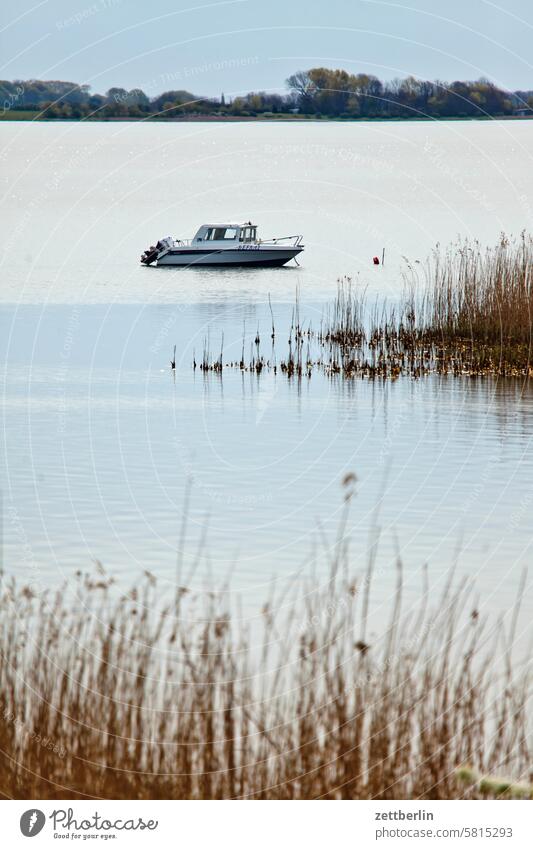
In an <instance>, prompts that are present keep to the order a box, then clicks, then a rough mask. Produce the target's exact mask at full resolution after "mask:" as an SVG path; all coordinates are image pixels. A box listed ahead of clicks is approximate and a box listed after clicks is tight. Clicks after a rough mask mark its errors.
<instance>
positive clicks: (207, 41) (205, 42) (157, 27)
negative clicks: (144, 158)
mask: <svg viewBox="0 0 533 849" xmlns="http://www.w3.org/2000/svg"><path fill="white" fill-rule="evenodd" d="M0 2H1V9H0V16H1V23H0V30H1V32H0V39H1V45H0V46H1V54H0V56H1V58H0V64H1V70H0V78H2V79H16V78H18V79H28V78H39V79H61V80H68V81H73V82H79V83H88V84H89V85H91V86H92V89H93V91H96V92H101V93H103V92H104V91H105V90H106V89H108V88H109V87H110V86H112V85H117V86H123V87H125V88H128V89H131V88H143V89H144V90H145V91H146V93H147V94H149V95H154V94H156V93H159V92H161V91H164V90H168V89H180V88H184V89H187V90H189V91H192V92H193V93H195V94H199V95H209V96H212V95H218V94H220V93H221V92H222V91H223V92H224V93H225V94H226V95H227V96H235V95H237V94H240V93H244V92H247V91H252V90H255V91H257V90H268V91H280V92H283V91H285V87H284V80H285V78H286V77H287V76H288V75H289V74H290V73H292V72H293V71H296V70H299V69H307V68H310V67H313V66H317V65H325V66H327V67H342V68H345V69H346V70H349V71H353V72H367V73H372V74H375V75H376V76H378V77H380V78H381V79H391V78H393V77H396V76H401V77H403V76H407V75H409V74H413V75H414V76H417V77H424V78H426V79H441V80H446V81H452V80H454V79H465V80H468V79H477V78H478V77H480V76H485V77H489V78H490V79H492V80H494V82H496V83H497V84H498V85H500V86H502V87H503V88H510V89H516V88H520V89H533V51H532V50H531V45H532V44H533V0H501V2H488V0H447V2H445V3H444V2H437V0H410V2H408V3H400V2H384V0H327V2H320V3H313V2H310V0H307V2H305V0H269V2H263V0H224V2H217V0H214V2H205V1H204V2H202V0H177V2H176V0H152V2H148V0H0Z"/></svg>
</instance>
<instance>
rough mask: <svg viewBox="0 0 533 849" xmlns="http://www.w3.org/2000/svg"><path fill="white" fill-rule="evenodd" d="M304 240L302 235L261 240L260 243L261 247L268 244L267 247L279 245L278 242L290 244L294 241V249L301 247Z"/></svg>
mask: <svg viewBox="0 0 533 849" xmlns="http://www.w3.org/2000/svg"><path fill="white" fill-rule="evenodd" d="M302 239H303V236H302V235H296V236H276V238H275V239H259V243H260V244H261V245H265V244H267V245H277V243H278V242H290V241H292V244H293V247H294V248H297V247H299V246H300V245H301V243H302Z"/></svg>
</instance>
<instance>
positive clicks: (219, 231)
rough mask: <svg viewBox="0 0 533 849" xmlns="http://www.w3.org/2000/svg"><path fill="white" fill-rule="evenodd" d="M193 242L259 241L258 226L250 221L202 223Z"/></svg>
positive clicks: (226, 243)
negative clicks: (244, 222)
mask: <svg viewBox="0 0 533 849" xmlns="http://www.w3.org/2000/svg"><path fill="white" fill-rule="evenodd" d="M192 241H193V244H194V243H198V242H202V243H203V242H221V243H223V244H224V245H225V246H227V247H229V243H231V242H235V243H236V244H239V243H242V242H257V226H256V225H255V224H252V222H251V221H248V222H247V223H246V224H202V226H201V227H200V229H199V230H198V232H197V233H196V235H195V237H194V239H193V240H192Z"/></svg>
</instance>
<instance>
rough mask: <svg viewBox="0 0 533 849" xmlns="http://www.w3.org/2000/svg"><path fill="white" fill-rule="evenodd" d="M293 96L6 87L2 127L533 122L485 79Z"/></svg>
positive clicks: (333, 78)
mask: <svg viewBox="0 0 533 849" xmlns="http://www.w3.org/2000/svg"><path fill="white" fill-rule="evenodd" d="M181 76H182V75H181V74H178V75H177V77H176V78H177V79H181ZM185 77H187V75H186V74H185ZM164 81H165V78H164V77H163V76H162V82H164ZM286 89H287V93H286V94H279V93H278V92H265V91H259V92H249V93H248V94H244V95H240V96H234V97H225V95H224V94H222V95H221V96H220V97H219V98H213V97H211V98H209V97H201V96H198V95H195V94H193V93H192V92H189V91H186V90H184V89H178V90H174V89H172V90H168V91H165V92H163V93H162V94H159V95H156V96H153V97H149V96H148V95H147V94H146V93H145V92H144V91H143V90H142V89H140V88H136V89H131V90H129V91H128V90H127V89H124V88H119V87H114V88H111V89H109V90H108V91H107V92H106V93H105V95H102V94H96V93H92V92H91V87H90V86H89V85H79V84H78V83H72V82H64V81H61V80H48V81H47V80H13V81H10V80H2V81H0V119H1V120H15V121H16V120H20V121H29V120H44V121H49V120H63V121H64V120H70V121H80V120H82V121H94V120H96V121H136V120H148V121H168V120H170V121H182V120H186V121H194V120H211V121H243V120H248V121H250V120H270V121H271V120H291V121H301V120H338V121H344V120H347V121H354V120H365V121H368V120H376V121H383V120H402V121H404V120H471V119H491V118H492V119H494V118H497V119H508V118H514V119H519V118H526V119H527V118H532V117H533V91H504V90H503V89H500V88H498V87H497V86H496V85H495V84H494V83H492V82H491V81H490V80H487V79H485V78H481V79H479V80H476V81H473V82H468V81H467V82H464V81H455V82H452V83H447V82H443V81H439V80H437V81H428V80H420V79H417V78H415V77H407V78H405V79H395V80H392V81H387V82H383V81H381V80H379V79H378V78H377V77H375V76H372V75H368V74H349V73H348V72H346V71H343V70H338V69H337V70H332V69H328V68H311V69H310V70H308V71H299V72H297V73H296V74H293V75H291V76H290V77H289V78H288V79H287V80H286Z"/></svg>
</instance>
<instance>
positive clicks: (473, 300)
mask: <svg viewBox="0 0 533 849" xmlns="http://www.w3.org/2000/svg"><path fill="white" fill-rule="evenodd" d="M532 321H533V240H532V238H531V237H530V236H527V235H526V234H525V233H522V235H521V236H520V238H519V239H518V240H511V239H509V238H507V237H506V236H503V235H502V237H501V239H500V241H499V242H498V244H497V245H496V246H495V247H493V248H487V249H485V250H483V249H482V248H481V246H480V245H479V243H477V242H473V243H470V242H468V241H460V242H457V243H455V244H453V245H451V246H449V247H448V248H447V249H444V250H442V249H440V248H439V247H437V249H436V250H435V251H434V253H433V256H432V257H431V258H430V259H429V260H428V262H427V263H426V264H425V265H424V266H422V265H420V264H409V263H408V265H407V268H406V270H405V272H404V292H403V294H402V296H401V297H400V299H399V300H398V302H397V303H395V304H391V303H388V302H387V300H385V299H377V300H376V301H375V302H374V304H373V305H369V304H368V302H367V292H366V290H364V289H360V288H358V287H355V286H354V285H353V283H352V280H351V279H350V278H348V277H345V278H342V279H341V280H339V281H338V291H337V297H336V298H335V300H334V302H333V303H332V304H331V305H329V306H328V307H327V309H326V311H325V315H324V317H323V320H322V323H321V327H320V330H319V331H318V332H316V333H315V332H313V331H312V330H311V329H310V327H309V328H307V329H306V330H304V329H303V327H302V324H301V323H300V317H299V305H298V303H297V304H296V308H295V311H294V313H293V321H292V324H291V329H290V335H289V342H288V352H287V354H286V355H285V356H283V357H280V358H279V369H280V371H281V372H283V373H284V374H285V375H286V376H287V377H289V378H291V377H293V376H296V377H300V378H301V377H308V378H310V377H311V375H312V374H313V372H314V371H317V370H318V371H321V372H323V373H325V374H327V375H330V376H333V375H341V376H343V377H347V378H353V377H364V378H370V379H372V378H385V379H396V378H398V377H399V376H400V375H406V376H408V377H411V378H420V377H423V376H426V375H429V374H435V373H436V374H451V375H455V376H471V377H479V376H486V375H497V376H502V377H506V376H512V377H531V376H533V366H532V364H531V341H532ZM274 335H275V334H274V327H273V333H272V339H274ZM276 362H277V360H276V358H275V357H274V355H273V353H271V354H270V356H269V357H267V358H265V357H263V356H261V354H260V351H259V347H258V346H257V349H256V350H254V351H253V352H252V354H251V356H250V359H249V361H247V360H245V357H244V345H243V356H242V357H241V360H240V361H239V362H230V363H226V364H225V367H226V368H227V367H237V368H240V369H241V370H244V371H255V372H258V373H260V372H261V371H263V370H267V371H268V370H274V371H277V369H278V366H277V365H276ZM223 367H224V366H223V362H222V356H220V357H218V358H217V360H216V361H213V360H212V359H211V358H210V357H209V356H207V357H205V356H204V360H203V363H202V365H201V368H202V369H203V370H204V371H206V372H208V371H218V372H221V371H222V369H223Z"/></svg>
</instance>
